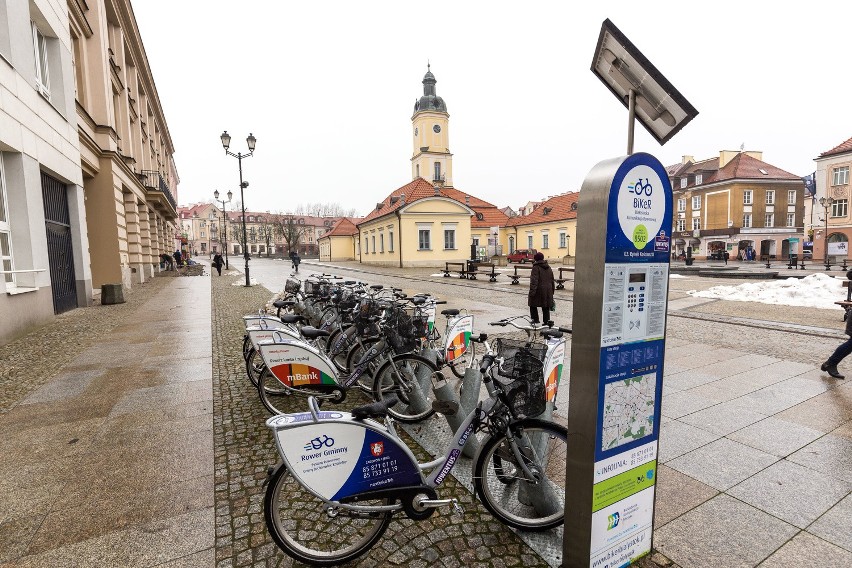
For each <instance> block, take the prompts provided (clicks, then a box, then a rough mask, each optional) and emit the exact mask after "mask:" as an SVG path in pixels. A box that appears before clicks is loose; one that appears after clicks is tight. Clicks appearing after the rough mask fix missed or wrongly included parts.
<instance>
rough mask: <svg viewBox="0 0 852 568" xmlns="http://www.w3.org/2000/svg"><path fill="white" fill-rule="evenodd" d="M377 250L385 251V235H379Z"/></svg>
mask: <svg viewBox="0 0 852 568" xmlns="http://www.w3.org/2000/svg"><path fill="white" fill-rule="evenodd" d="M379 252H385V235H384V233H382V234H381V235H379Z"/></svg>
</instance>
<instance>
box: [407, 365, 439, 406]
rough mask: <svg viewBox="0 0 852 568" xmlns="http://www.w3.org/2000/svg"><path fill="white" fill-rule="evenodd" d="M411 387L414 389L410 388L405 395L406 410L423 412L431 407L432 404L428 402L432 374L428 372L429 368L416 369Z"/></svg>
mask: <svg viewBox="0 0 852 568" xmlns="http://www.w3.org/2000/svg"><path fill="white" fill-rule="evenodd" d="M433 362H434V361H433ZM413 386H414V387H415V388H412V389H411V391H409V392H408V393H407V394H408V408H409V409H410V410H411V411H412V412H414V413H420V412H425V411H426V410H428V409H430V408H431V407H432V403H431V402H430V401H429V391H430V390H431V387H432V372H431V371H430V370H429V367H426V366H422V367H418V369H417V374H416V376H415V377H414V385H413Z"/></svg>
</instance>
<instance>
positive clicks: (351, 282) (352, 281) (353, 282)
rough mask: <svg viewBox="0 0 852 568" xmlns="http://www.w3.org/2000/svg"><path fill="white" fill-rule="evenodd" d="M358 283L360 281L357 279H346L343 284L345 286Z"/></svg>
mask: <svg viewBox="0 0 852 568" xmlns="http://www.w3.org/2000/svg"><path fill="white" fill-rule="evenodd" d="M357 283H358V282H356V281H355V280H344V281H343V285H344V286H354V285H355V284H357Z"/></svg>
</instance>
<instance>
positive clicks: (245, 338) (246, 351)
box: [243, 333, 254, 359]
mask: <svg viewBox="0 0 852 568" xmlns="http://www.w3.org/2000/svg"><path fill="white" fill-rule="evenodd" d="M252 349H254V346H253V345H252V344H251V339H249V336H248V333H247V334H245V335H244V336H243V359H248V356H249V352H250V351H251V350H252Z"/></svg>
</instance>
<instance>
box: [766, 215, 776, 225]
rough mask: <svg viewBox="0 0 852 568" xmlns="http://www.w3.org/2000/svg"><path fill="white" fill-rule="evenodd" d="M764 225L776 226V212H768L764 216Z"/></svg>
mask: <svg viewBox="0 0 852 568" xmlns="http://www.w3.org/2000/svg"><path fill="white" fill-rule="evenodd" d="M763 226H764V227H773V226H775V213H767V214H766V216H765V217H764V218H763Z"/></svg>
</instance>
